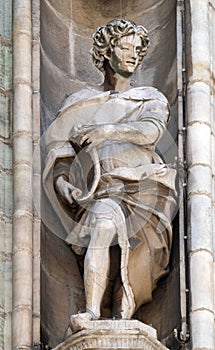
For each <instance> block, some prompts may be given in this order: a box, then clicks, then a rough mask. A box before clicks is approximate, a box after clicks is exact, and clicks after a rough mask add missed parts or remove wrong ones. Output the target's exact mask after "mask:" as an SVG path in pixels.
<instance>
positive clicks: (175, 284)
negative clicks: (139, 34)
mask: <svg viewBox="0 0 215 350" xmlns="http://www.w3.org/2000/svg"><path fill="white" fill-rule="evenodd" d="M114 18H126V19H129V20H132V21H134V22H135V23H137V24H142V25H144V26H145V27H146V28H147V29H148V31H149V37H150V42H151V45H150V49H149V53H148V54H147V56H146V58H145V59H144V61H143V67H142V68H140V69H139V70H138V72H137V73H136V75H135V76H134V77H133V80H132V84H133V85H134V86H154V87H157V88H158V89H159V90H160V91H162V92H163V93H164V94H165V95H166V96H167V98H168V100H169V101H170V104H171V108H172V120H171V122H170V125H169V133H167V136H166V139H164V141H163V142H162V143H161V144H160V145H159V147H158V148H160V151H161V153H162V154H163V155H164V158H165V161H166V162H167V163H169V162H171V161H174V157H175V156H176V154H177V146H176V143H177V74H176V71H177V67H176V0H174V1H173V0H165V1H163V0H146V1H141V0H121V1H115V0H103V1H99V0H91V1H85V0H73V1H71V0H58V1H55V0H41V112H42V113H41V134H43V132H44V131H45V130H46V128H47V127H48V126H49V125H50V123H51V122H52V121H53V120H54V118H55V116H56V113H57V111H58V109H59V108H60V106H61V104H62V101H63V100H64V99H65V97H66V96H67V95H69V94H71V93H73V92H76V91H78V90H80V89H82V88H83V87H84V86H86V85H91V86H96V85H99V84H101V82H102V75H101V74H100V72H99V71H98V70H97V69H96V68H95V67H94V66H93V63H92V61H91V55H90V48H91V44H92V40H91V35H92V33H93V32H94V31H95V29H96V28H97V27H98V26H100V25H103V24H106V23H107V22H108V21H110V20H112V19H114ZM143 68H144V70H143ZM158 151H159V149H158ZM43 212H45V213H46V215H48V212H49V208H48V207H46V208H45V209H44V211H43ZM60 230H63V228H62V227H61V225H60V223H59V225H58V227H56V230H55V232H58V231H60ZM41 231H42V232H41V311H42V312H41V329H42V342H43V344H44V345H49V346H50V347H52V348H53V347H56V346H57V345H58V344H59V343H60V342H62V341H63V339H64V336H65V330H66V329H67V327H68V324H69V316H70V315H71V314H72V313H75V312H77V311H78V310H83V309H84V304H85V303H84V287H83V279H82V275H81V266H82V263H83V261H82V260H81V259H80V258H79V261H78V260H77V257H76V256H75V255H74V253H72V251H71V249H70V248H69V246H67V245H66V244H65V243H64V241H63V240H61V239H60V238H59V237H57V235H56V234H53V233H52V230H51V229H50V226H49V225H47V223H46V218H45V217H44V218H43V225H42V230H41ZM173 231H174V241H173V248H172V257H171V261H170V272H169V274H168V276H167V277H165V278H164V279H163V280H161V281H160V282H159V286H158V288H157V289H156V291H155V292H154V298H153V301H152V302H151V303H149V304H147V305H144V306H142V307H141V308H140V309H139V310H138V312H137V313H136V315H135V316H136V318H137V319H138V320H139V321H141V322H144V323H146V324H148V325H152V327H154V328H155V329H156V330H157V334H158V339H159V340H160V341H161V342H162V343H163V344H164V345H166V346H167V347H171V346H173V343H174V337H173V334H172V331H173V329H174V328H178V327H179V326H180V299H179V258H178V220H177V216H176V217H175V219H174V230H173Z"/></svg>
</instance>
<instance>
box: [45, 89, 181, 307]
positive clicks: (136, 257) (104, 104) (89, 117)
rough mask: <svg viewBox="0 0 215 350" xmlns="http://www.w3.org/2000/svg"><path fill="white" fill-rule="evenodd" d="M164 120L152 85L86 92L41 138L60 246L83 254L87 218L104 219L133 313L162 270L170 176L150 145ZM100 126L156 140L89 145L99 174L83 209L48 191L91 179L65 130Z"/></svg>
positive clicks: (171, 205)
mask: <svg viewBox="0 0 215 350" xmlns="http://www.w3.org/2000/svg"><path fill="white" fill-rule="evenodd" d="M169 118H170V112H169V105H168V102H167V100H166V98H165V96H164V95H163V94H162V93H160V92H159V91H158V90H157V89H155V88H151V87H140V88H133V89H130V90H128V91H126V92H121V93H120V92H111V91H108V92H98V91H96V92H95V90H93V89H86V90H83V91H80V92H79V93H76V94H73V95H71V96H70V97H69V98H67V100H66V102H65V104H64V106H63V107H62V109H61V110H60V112H59V114H58V116H57V118H56V120H55V121H54V122H53V124H52V125H51V126H50V127H49V129H48V131H47V133H46V138H45V142H46V149H47V157H46V164H45V169H44V172H43V186H44V190H45V193H46V195H47V197H48V198H49V200H50V202H51V204H52V207H53V210H54V212H55V214H57V216H58V217H59V218H60V220H61V222H62V225H63V227H64V230H65V236H64V238H65V241H66V242H67V243H68V244H70V245H71V247H72V249H73V250H74V251H75V253H76V254H84V252H85V251H86V249H87V246H88V244H89V241H90V237H91V231H92V229H93V222H95V219H96V218H97V217H102V215H104V217H108V218H110V219H111V220H113V222H114V224H115V226H116V230H117V237H116V239H115V240H114V241H113V242H111V244H112V245H114V244H118V245H119V246H120V250H121V269H120V274H121V276H120V281H121V282H120V283H121V284H122V287H124V288H125V289H126V290H127V293H128V295H129V298H130V299H132V301H131V302H133V303H134V304H135V308H134V309H135V310H137V308H138V307H139V306H140V305H142V304H143V303H146V302H148V301H150V300H151V298H152V291H153V290H154V289H155V287H156V285H157V281H158V280H159V279H160V278H161V277H162V276H163V275H165V274H166V273H167V271H168V263H169V256H170V250H171V244H172V228H171V220H172V216H173V213H174V211H175V208H176V190H175V176H176V171H175V170H174V169H173V168H171V167H170V166H167V165H166V164H165V163H164V162H163V160H162V159H161V157H160V156H159V155H158V154H157V153H156V151H155V147H156V144H157V142H158V141H159V140H160V139H161V137H162V135H163V133H164V132H165V130H166V127H167V124H168V122H169ZM106 123H107V124H108V123H111V124H126V125H128V126H129V127H132V128H133V129H134V130H139V131H140V130H145V133H147V130H149V131H150V126H153V128H154V127H155V126H156V130H157V135H156V138H155V139H153V140H150V139H149V140H148V142H147V143H145V144H141V145H140V144H135V143H133V142H132V143H131V142H126V141H125V140H124V141H122V140H119V141H118V140H114V141H113V140H105V141H103V142H101V144H100V145H99V146H98V147H97V152H98V158H99V166H100V171H101V175H100V179H99V182H98V186H97V187H96V189H95V191H94V193H93V197H92V198H91V199H90V200H89V201H87V202H85V203H84V204H83V205H80V204H78V203H76V202H74V203H73V204H72V205H68V203H66V202H65V201H64V199H63V198H60V195H59V194H58V193H57V191H56V189H55V181H56V179H57V178H58V176H63V177H64V178H65V179H66V180H67V181H70V182H71V183H72V184H73V185H74V186H75V187H77V188H79V189H81V190H82V191H87V190H88V189H89V187H90V186H91V182H93V180H94V179H93V176H94V172H93V162H92V159H91V158H90V154H87V153H86V152H85V151H84V150H83V154H82V155H81V153H80V156H78V155H76V153H75V150H74V148H73V147H72V145H71V143H70V142H69V141H68V140H69V137H70V135H71V131H72V130H73V129H74V127H75V126H77V125H80V124H81V125H98V124H106ZM141 128H142V129H141ZM118 207H120V209H121V212H122V213H123V217H122V215H121V214H119V212H118V211H117V208H118ZM58 234H59V235H61V234H60V233H58ZM62 235H63V234H62ZM118 280H119V279H118ZM117 283H118V282H117ZM116 290H118V289H117V288H116ZM117 293H118V292H117V291H116V297H115V299H116V300H117V299H119V298H118V296H117Z"/></svg>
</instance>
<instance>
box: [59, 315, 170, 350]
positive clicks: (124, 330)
mask: <svg viewBox="0 0 215 350" xmlns="http://www.w3.org/2000/svg"><path fill="white" fill-rule="evenodd" d="M82 349H85V350H86V349H89V350H100V349H105V350H111V349H119V350H125V349H126V350H135V349H141V350H167V348H166V347H165V346H164V345H162V344H161V343H160V342H159V341H158V340H157V331H156V330H155V329H154V328H153V327H150V326H147V325H145V324H144V323H141V322H139V321H137V320H98V321H89V325H87V327H86V329H83V330H82V331H79V332H77V333H75V334H72V335H71V336H69V337H68V338H67V339H66V340H65V341H64V342H63V343H61V344H59V345H58V346H56V347H55V348H54V349H53V350H82Z"/></svg>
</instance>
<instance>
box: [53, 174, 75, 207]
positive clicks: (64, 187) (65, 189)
mask: <svg viewBox="0 0 215 350" xmlns="http://www.w3.org/2000/svg"><path fill="white" fill-rule="evenodd" d="M55 188H56V190H57V192H58V193H59V194H60V195H61V196H62V197H63V198H64V199H65V200H66V201H67V202H68V203H69V204H72V203H73V198H72V192H73V191H74V190H75V187H74V186H72V185H71V184H70V183H69V182H68V181H66V180H65V179H64V177H63V176H59V177H58V179H57V181H56V183H55Z"/></svg>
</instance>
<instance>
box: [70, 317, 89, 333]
mask: <svg viewBox="0 0 215 350" xmlns="http://www.w3.org/2000/svg"><path fill="white" fill-rule="evenodd" d="M92 319H93V316H92V315H91V313H89V312H83V313H80V314H75V315H72V316H71V317H70V327H71V329H72V331H73V332H74V333H75V332H78V331H81V330H82V329H86V328H87V326H88V325H89V322H90V321H91V320H92Z"/></svg>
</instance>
